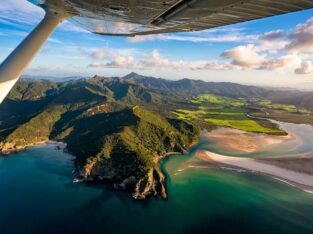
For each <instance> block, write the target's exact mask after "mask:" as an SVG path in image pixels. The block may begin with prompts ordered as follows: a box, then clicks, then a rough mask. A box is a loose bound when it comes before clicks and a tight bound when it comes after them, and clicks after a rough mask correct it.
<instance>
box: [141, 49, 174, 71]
mask: <svg viewBox="0 0 313 234" xmlns="http://www.w3.org/2000/svg"><path fill="white" fill-rule="evenodd" d="M139 65H140V66H141V67H169V66H172V63H171V62H170V61H169V60H168V59H166V58H163V57H162V56H161V54H160V53H159V51H158V50H156V49H154V50H152V52H151V53H148V54H144V56H143V59H142V60H141V61H140V63H139Z"/></svg>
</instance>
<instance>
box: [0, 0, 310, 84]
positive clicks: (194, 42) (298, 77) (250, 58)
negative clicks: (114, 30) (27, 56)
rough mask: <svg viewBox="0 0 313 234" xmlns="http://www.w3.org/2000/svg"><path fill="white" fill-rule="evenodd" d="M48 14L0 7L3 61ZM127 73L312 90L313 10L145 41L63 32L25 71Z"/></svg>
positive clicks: (71, 29)
mask: <svg viewBox="0 0 313 234" xmlns="http://www.w3.org/2000/svg"><path fill="white" fill-rule="evenodd" d="M43 16H44V11H43V10H42V9H41V8H39V7H37V6H35V5H32V4H31V3H29V2H28V1H26V0H6V1H2V2H1V4H0V61H3V60H4V59H5V58H6V57H7V56H8V55H9V54H10V52H12V51H13V50H14V48H16V47H17V45H18V44H19V43H20V42H21V41H22V40H23V39H24V38H25V37H26V36H27V34H28V33H29V32H31V30H32V29H34V27H36V25H37V24H38V23H39V22H40V20H41V19H42V18H43ZM129 72H137V73H139V74H142V75H149V76H156V77H162V78H166V79H171V80H177V79H182V78H191V79H201V80H205V81H216V82H219V81H229V82H236V83H244V84H252V85H263V86H280V87H292V88H305V89H312V90H313V9H310V10H304V11H300V12H295V13H290V14H285V15H280V16H274V17H269V18H265V19H260V20H254V21H249V22H245V23H239V24H235V25H229V26H224V27H219V28H214V29H209V30H204V31H198V32H189V33H169V34H161V35H150V36H141V37H132V38H128V37H109V36H102V35H96V34H93V33H90V32H88V31H86V30H84V29H83V28H81V27H79V26H78V25H75V24H74V23H72V22H70V21H65V22H63V23H62V24H60V25H59V26H58V28H57V29H56V31H55V32H54V33H53V34H52V36H51V37H50V38H49V40H48V41H47V42H46V43H45V45H44V46H43V47H42V49H41V51H40V52H39V54H38V55H37V56H36V57H35V59H34V60H33V61H32V63H31V64H30V66H29V67H28V68H27V69H26V71H25V74H27V75H34V76H52V77H56V78H55V79H58V77H67V76H80V77H89V76H93V75H96V74H97V75H101V76H124V75H126V74H128V73H129Z"/></svg>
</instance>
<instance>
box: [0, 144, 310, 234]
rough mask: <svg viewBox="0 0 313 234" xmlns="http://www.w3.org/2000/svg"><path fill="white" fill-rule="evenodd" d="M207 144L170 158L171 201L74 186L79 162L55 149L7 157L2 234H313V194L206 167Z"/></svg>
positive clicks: (0, 176) (1, 176)
mask: <svg viewBox="0 0 313 234" xmlns="http://www.w3.org/2000/svg"><path fill="white" fill-rule="evenodd" d="M204 146H205V147H206V148H209V143H208V142H206V141H205V140H202V142H201V143H200V144H199V146H195V147H194V148H193V150H192V151H191V152H190V154H186V155H174V156H170V157H168V158H167V159H165V160H164V162H163V164H162V168H163V170H164V171H166V174H167V178H168V179H167V188H168V193H169V199H168V200H167V201H164V200H162V199H155V198H152V199H150V200H148V201H134V200H133V199H132V198H131V196H130V194H127V193H124V192H119V191H116V190H112V189H111V188H110V187H106V186H104V185H87V184H84V183H72V181H73V178H74V177H73V175H72V170H73V167H72V159H73V158H72V156H70V155H68V154H65V153H63V152H62V151H61V150H56V149H55V145H51V144H48V145H42V146H38V147H35V148H31V149H28V150H26V151H24V152H20V153H17V154H14V155H11V156H8V157H2V158H0V227H1V234H9V233H23V234H28V233H32V234H37V233H38V234H39V233H40V234H41V233H45V234H50V233H62V234H67V233H75V234H76V233H171V234H172V233H249V234H250V233H275V234H277V233H313V196H312V194H308V193H304V192H302V191H300V190H298V189H296V188H294V187H290V186H288V185H287V184H284V183H281V182H279V181H277V180H275V179H271V178H269V177H266V176H262V175H257V174H252V173H241V172H239V171H231V170H222V169H220V168H218V167H216V166H214V165H210V164H209V163H206V162H202V161H201V160H199V159H197V158H196V157H194V152H195V151H196V150H197V149H198V147H199V148H203V147H204ZM305 149H306V150H307V149H308V148H305Z"/></svg>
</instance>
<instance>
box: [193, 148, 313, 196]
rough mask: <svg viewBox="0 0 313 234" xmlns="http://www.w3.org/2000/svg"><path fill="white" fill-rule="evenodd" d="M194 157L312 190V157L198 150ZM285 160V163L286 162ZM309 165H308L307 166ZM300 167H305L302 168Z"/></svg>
mask: <svg viewBox="0 0 313 234" xmlns="http://www.w3.org/2000/svg"><path fill="white" fill-rule="evenodd" d="M196 157H197V158H200V159H202V160H206V161H209V162H212V161H213V162H215V163H218V164H222V165H228V166H232V167H235V168H241V169H244V170H248V171H252V172H256V173H262V174H265V175H269V176H271V177H274V178H276V179H281V180H283V181H284V182H287V183H290V184H291V185H294V186H297V187H298V188H301V189H303V190H304V191H306V192H310V191H313V166H312V165H313V157H306V158H302V160H301V158H300V159H299V158H297V157H292V158H291V157H289V158H286V159H287V160H286V161H285V159H281V158H280V159H269V160H267V159H266V160H264V159H252V158H241V157H230V156H224V155H221V154H216V153H213V152H210V151H198V152H197V153H196ZM286 162H287V163H286ZM308 165H309V166H308ZM301 168H306V169H304V170H303V169H302V170H300V169H301Z"/></svg>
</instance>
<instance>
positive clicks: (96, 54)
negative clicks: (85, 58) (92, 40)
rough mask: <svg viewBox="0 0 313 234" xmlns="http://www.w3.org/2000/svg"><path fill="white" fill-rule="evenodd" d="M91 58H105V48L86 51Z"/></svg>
mask: <svg viewBox="0 0 313 234" xmlns="http://www.w3.org/2000/svg"><path fill="white" fill-rule="evenodd" d="M88 53H89V55H90V56H91V57H92V58H96V59H105V58H107V49H98V50H93V51H90V52H88Z"/></svg>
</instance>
